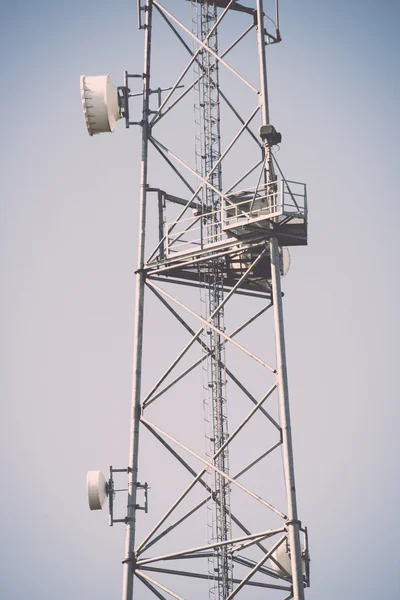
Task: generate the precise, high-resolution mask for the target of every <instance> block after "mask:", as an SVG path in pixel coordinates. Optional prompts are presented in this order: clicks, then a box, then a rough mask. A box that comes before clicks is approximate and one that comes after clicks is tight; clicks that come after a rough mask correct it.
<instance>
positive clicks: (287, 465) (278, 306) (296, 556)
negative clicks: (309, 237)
mask: <svg viewBox="0 0 400 600" xmlns="http://www.w3.org/2000/svg"><path fill="white" fill-rule="evenodd" d="M270 254H271V273H272V294H273V296H272V297H273V303H274V306H273V307H274V320H275V343H276V356H277V380H278V395H279V412H280V419H281V427H282V453H283V468H284V473H285V483H286V494H287V501H288V520H287V527H288V537H289V546H290V555H291V566H292V580H293V598H294V600H304V583H303V573H302V560H301V546H300V521H299V520H298V518H297V503H296V488H295V480H294V461H293V446H292V431H291V425H290V410H289V389H288V379H287V368H286V349H285V332H284V327H283V306H282V291H281V275H280V268H279V246H278V239H277V238H276V237H272V238H271V239H270Z"/></svg>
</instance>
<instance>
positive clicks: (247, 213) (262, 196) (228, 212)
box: [224, 179, 307, 230]
mask: <svg viewBox="0 0 400 600" xmlns="http://www.w3.org/2000/svg"><path fill="white" fill-rule="evenodd" d="M306 217H307V191H306V185H305V184H304V183H300V182H298V181H287V180H286V179H278V180H276V181H273V182H270V183H268V184H264V185H262V186H259V187H258V188H247V189H245V190H240V191H238V192H235V193H234V194H231V195H230V196H229V197H228V198H227V200H226V201H225V204H224V230H228V229H231V228H233V227H236V226H238V225H246V224H248V223H254V222H259V221H266V220H271V219H273V220H274V221H275V222H278V223H279V222H281V221H283V220H288V219H290V218H296V219H301V220H305V219H306Z"/></svg>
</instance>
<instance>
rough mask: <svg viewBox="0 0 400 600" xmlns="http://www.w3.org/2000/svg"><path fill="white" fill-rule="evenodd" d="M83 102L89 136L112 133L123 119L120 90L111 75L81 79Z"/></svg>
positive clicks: (85, 76)
mask: <svg viewBox="0 0 400 600" xmlns="http://www.w3.org/2000/svg"><path fill="white" fill-rule="evenodd" d="M81 100H82V108H83V114H84V116H85V121H86V127H87V130H88V133H89V135H95V134H98V133H112V132H113V131H114V127H115V125H116V123H117V121H118V119H120V118H121V114H120V109H119V104H118V88H116V87H115V85H113V84H112V83H111V81H110V76H109V75H98V76H88V75H82V77H81Z"/></svg>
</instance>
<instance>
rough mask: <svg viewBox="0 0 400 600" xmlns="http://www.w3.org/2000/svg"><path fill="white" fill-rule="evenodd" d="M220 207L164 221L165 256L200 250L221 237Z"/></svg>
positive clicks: (222, 235)
mask: <svg viewBox="0 0 400 600" xmlns="http://www.w3.org/2000/svg"><path fill="white" fill-rule="evenodd" d="M221 214H222V211H221V209H218V210H215V211H209V212H204V213H200V214H198V213H195V214H194V215H193V216H191V217H187V218H185V219H179V220H177V221H173V222H171V223H166V226H165V228H166V230H165V252H166V255H167V256H172V255H175V254H181V253H185V252H191V251H193V250H196V249H198V250H202V249H203V248H204V246H205V245H207V246H209V245H210V244H213V243H215V242H218V241H220V240H221V239H222V237H226V236H225V235H224V234H223V233H222V227H221Z"/></svg>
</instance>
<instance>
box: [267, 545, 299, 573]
mask: <svg viewBox="0 0 400 600" xmlns="http://www.w3.org/2000/svg"><path fill="white" fill-rule="evenodd" d="M301 549H302V560H301V565H302V572H303V575H305V574H306V562H305V559H304V556H303V553H304V548H303V546H301ZM272 556H273V558H275V560H276V561H277V562H278V563H279V565H281V566H282V567H283V568H281V567H280V566H279V565H277V564H276V563H272V568H273V569H274V570H275V571H277V573H279V574H280V575H282V576H284V575H285V572H287V573H290V575H291V574H292V561H291V557H290V548H289V545H288V544H287V543H285V544H281V546H279V548H277V549H276V550H275V552H273V554H272Z"/></svg>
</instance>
